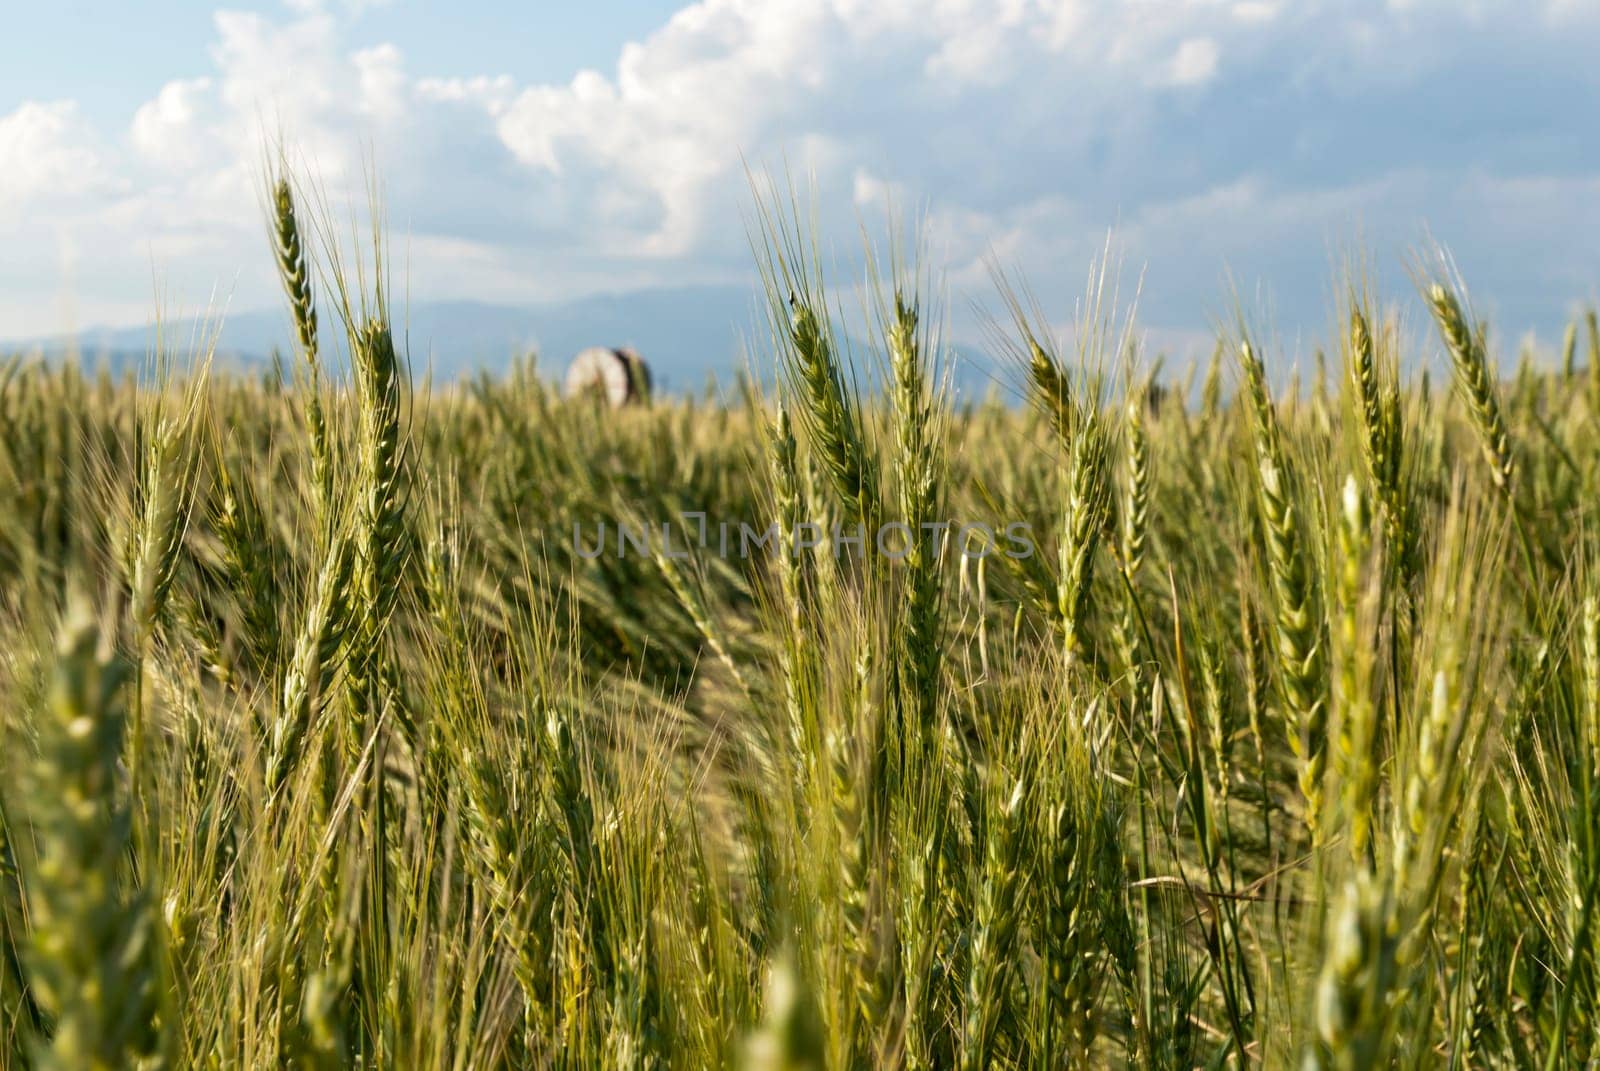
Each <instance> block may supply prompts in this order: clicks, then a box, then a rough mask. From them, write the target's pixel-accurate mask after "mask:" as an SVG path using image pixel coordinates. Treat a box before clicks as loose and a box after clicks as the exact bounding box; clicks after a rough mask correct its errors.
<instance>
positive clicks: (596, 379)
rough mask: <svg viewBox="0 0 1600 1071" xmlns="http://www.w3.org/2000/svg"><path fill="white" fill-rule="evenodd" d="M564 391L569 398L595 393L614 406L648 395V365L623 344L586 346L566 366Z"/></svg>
mask: <svg viewBox="0 0 1600 1071" xmlns="http://www.w3.org/2000/svg"><path fill="white" fill-rule="evenodd" d="M564 390H565V393H566V395H567V397H569V398H576V397H579V396H580V395H584V394H589V393H597V394H599V395H600V397H602V398H604V399H605V402H606V404H607V405H609V406H611V407H612V408H613V409H618V408H621V407H622V406H625V405H630V404H632V403H634V402H641V401H644V400H645V399H647V398H648V397H649V396H650V368H649V366H648V365H646V364H645V363H644V358H642V357H640V356H639V355H638V353H636V352H634V351H633V350H631V349H628V348H627V347H625V346H623V347H616V348H613V347H610V346H590V347H589V348H588V349H586V350H584V351H583V352H582V353H580V354H578V355H577V356H576V357H574V358H573V359H572V363H571V364H570V365H568V366H567V377H566V382H565V387H564Z"/></svg>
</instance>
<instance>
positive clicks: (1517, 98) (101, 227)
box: [0, 0, 1600, 349]
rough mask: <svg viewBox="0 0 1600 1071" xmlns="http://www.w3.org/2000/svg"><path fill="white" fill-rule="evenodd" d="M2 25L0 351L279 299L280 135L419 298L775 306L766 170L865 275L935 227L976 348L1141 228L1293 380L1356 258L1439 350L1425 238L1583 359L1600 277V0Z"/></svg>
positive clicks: (1520, 317)
mask: <svg viewBox="0 0 1600 1071" xmlns="http://www.w3.org/2000/svg"><path fill="white" fill-rule="evenodd" d="M462 8H465V10H462ZM135 9H137V10H135ZM6 21H7V26H8V29H9V30H11V31H12V32H11V33H9V34H8V36H7V38H6V39H5V41H3V42H0V249H4V250H5V255H4V256H3V257H0V338H6V337H25V336H33V335H39V334H46V333H53V332H56V331H60V330H63V329H67V328H71V327H74V326H78V327H82V326H87V325H92V324H127V323H138V322H142V321H144V320H147V319H148V318H149V317H150V315H151V313H152V311H153V310H154V308H155V307H156V305H157V303H158V302H159V303H160V304H162V305H163V306H166V307H168V308H173V307H176V308H182V309H191V310H192V309H195V308H199V307H204V306H205V305H207V304H208V303H216V304H221V303H223V302H226V303H228V304H229V305H230V307H233V308H256V307H260V306H263V305H269V304H271V303H272V302H273V301H275V300H276V293H275V290H274V286H275V284H274V282H273V278H272V275H271V265H270V260H269V258H268V256H267V254H266V249H265V242H264V239H263V231H262V217H261V213H260V209H259V198H260V181H259V179H260V170H261V160H262V145H263V138H264V136H265V134H270V133H273V132H276V131H281V132H283V133H284V134H285V135H286V136H287V138H288V139H289V142H290V144H291V146H292V149H293V151H294V154H295V157H296V160H297V162H298V163H299V164H300V165H301V167H302V169H303V171H304V172H305V173H306V174H307V175H310V176H314V177H315V180H316V181H317V183H318V184H319V185H320V186H321V188H323V189H324V190H326V191H327V192H328V195H329V197H330V199H331V200H332V202H333V203H335V204H336V205H337V204H338V203H340V202H341V199H342V198H343V197H344V196H345V195H348V194H350V193H352V192H354V193H356V194H357V195H359V192H360V190H361V189H362V174H363V168H364V167H365V166H366V163H367V161H368V160H371V161H372V162H374V163H375V164H376V166H377V169H378V172H379V174H380V175H381V177H382V180H383V183H384V190H385V200H386V207H387V210H388V216H389V222H390V226H391V230H392V231H393V232H394V233H393V239H394V245H395V247H396V251H397V253H398V255H399V258H400V262H401V263H400V267H399V270H400V271H401V272H402V273H403V276H404V278H403V285H404V286H405V288H406V289H407V290H408V291H409V293H410V295H411V297H412V298H413V299H414V300H416V299H431V298H439V299H459V298H479V299H483V300H490V301H499V302H512V303H518V302H528V301H539V300H560V299H564V298H571V297H578V296H582V295H585V294H589V293H595V292H603V291H616V290H629V289H636V288H645V287H653V286H661V285H679V284H683V283H694V282H705V283H730V282H732V283H739V282H742V281H746V280H749V279H750V278H751V267H750V256H749V251H748V243H747V236H746V229H745V224H744V219H745V217H746V216H747V214H748V211H749V207H750V203H751V197H750V188H749V179H748V174H747V171H746V162H750V163H753V164H754V165H755V166H756V167H757V169H758V170H759V169H760V168H762V167H777V168H785V167H786V168H788V169H789V170H790V171H791V172H792V173H794V174H796V175H799V176H801V177H802V180H803V181H805V182H809V183H810V184H812V185H813V186H814V188H815V191H816V203H817V205H818V221H817V222H818V227H819V229H820V230H821V232H822V234H823V235H824V237H825V238H826V239H827V240H828V241H829V242H830V243H833V244H835V245H837V246H838V247H839V248H842V249H853V248H855V247H857V245H858V243H859V237H858V235H859V229H860V226H861V223H862V221H863V220H865V221H866V222H867V224H868V226H869V229H872V228H876V227H877V226H878V224H879V222H880V221H881V218H882V210H883V207H884V206H885V204H887V203H889V202H891V201H892V202H893V203H895V204H896V205H898V206H899V207H900V208H901V209H902V210H904V211H907V212H909V213H915V214H920V215H921V216H922V218H923V219H924V220H925V225H926V240H925V244H926V248H927V249H928V255H929V259H930V260H931V261H932V264H933V267H934V268H935V269H936V270H938V271H939V272H940V273H941V274H942V276H943V278H944V279H945V280H946V284H947V286H948V288H949V292H950V307H951V309H952V314H953V315H954V317H955V318H956V320H957V327H958V333H959V331H960V330H963V329H965V327H966V326H967V325H970V323H971V321H972V317H970V316H969V314H968V313H967V312H966V310H967V309H968V308H969V307H970V302H971V301H973V300H977V301H984V300H985V299H987V298H988V297H989V296H990V295H991V294H992V287H991V286H990V282H989V280H990V264H991V263H992V262H993V261H994V260H996V259H998V261H999V262H1001V263H1003V264H1005V265H1007V266H1008V267H1010V268H1012V269H1015V270H1016V271H1017V272H1019V273H1020V274H1021V275H1022V276H1023V277H1024V278H1026V279H1027V280H1028V282H1029V284H1030V286H1031V288H1032V289H1033V290H1034V291H1035V292H1036V293H1037V295H1038V296H1039V299H1040V301H1041V303H1042V304H1043V305H1044V307H1045V308H1046V310H1047V311H1048V312H1050V313H1051V314H1052V316H1056V317H1059V318H1060V319H1061V320H1062V321H1063V322H1065V321H1068V320H1070V319H1071V317H1072V309H1073V301H1074V297H1075V295H1078V294H1080V293H1081V292H1082V289H1083V280H1084V278H1085V276H1086V274H1087V271H1088V268H1089V264H1090V261H1091V259H1092V258H1093V257H1094V255H1095V254H1096V253H1097V252H1098V251H1099V250H1100V249H1101V248H1102V247H1103V245H1104V244H1105V241H1106V236H1107V234H1108V232H1109V233H1111V234H1112V236H1113V245H1114V247H1115V248H1116V249H1117V250H1118V252H1119V254H1120V256H1121V259H1122V261H1123V263H1124V265H1125V276H1126V278H1127V286H1126V287H1125V289H1127V290H1131V289H1133V283H1134V281H1135V280H1136V279H1139V278H1142V293H1141V297H1140V303H1139V304H1140V320H1141V322H1143V323H1144V324H1145V325H1147V326H1148V327H1149V328H1150V329H1151V330H1152V332H1154V333H1155V335H1156V336H1157V337H1159V338H1168V339H1171V340H1181V339H1188V340H1190V341H1194V340H1195V339H1196V338H1197V337H1198V333H1199V332H1202V331H1204V330H1205V329H1206V328H1207V326H1208V325H1209V324H1211V323H1212V322H1214V321H1216V320H1218V319H1221V318H1226V317H1227V316H1228V315H1229V313H1230V310H1231V305H1232V297H1231V295H1232V294H1233V293H1235V292H1237V293H1239V294H1241V295H1243V300H1244V302H1245V304H1246V306H1247V307H1248V309H1249V311H1251V312H1252V314H1254V315H1255V316H1256V317H1257V318H1258V319H1259V320H1264V321H1265V322H1266V323H1268V324H1270V325H1271V326H1272V327H1273V328H1274V329H1275V330H1276V331H1277V332H1278V334H1279V335H1280V336H1281V337H1282V338H1283V339H1284V341H1285V345H1286V346H1287V347H1288V348H1291V349H1292V348H1295V347H1296V346H1297V345H1298V344H1299V343H1300V342H1301V341H1302V340H1309V339H1312V338H1314V337H1316V336H1318V335H1319V334H1321V333H1323V332H1324V331H1325V329H1326V326H1327V323H1328V319H1329V311H1328V310H1329V309H1330V307H1331V299H1332V297H1333V294H1334V285H1335V283H1336V281H1337V275H1338V270H1339V266H1340V265H1341V264H1343V263H1345V262H1347V261H1348V260H1349V259H1350V258H1351V257H1352V256H1353V255H1358V254H1359V255H1361V256H1363V257H1364V258H1365V260H1366V261H1367V262H1368V263H1369V264H1370V265H1371V266H1372V267H1373V268H1374V269H1375V272H1376V274H1377V277H1378V280H1379V283H1380V290H1381V293H1382V294H1383V295H1384V296H1385V297H1386V298H1389V299H1393V300H1394V301H1395V302H1397V303H1399V304H1400V305H1402V307H1404V308H1406V309H1407V315H1408V316H1411V317H1412V318H1413V319H1416V318H1417V317H1416V315H1415V313H1414V311H1411V307H1412V306H1414V302H1413V301H1412V300H1411V297H1410V295H1411V290H1412V287H1411V281H1410V277H1409V275H1408V274H1407V258H1408V256H1409V255H1410V254H1411V253H1412V252H1414V251H1415V250H1417V249H1419V248H1420V247H1421V246H1422V244H1423V243H1424V241H1425V240H1426V239H1427V238H1428V237H1429V236H1430V235H1431V236H1432V237H1433V238H1435V239H1437V240H1439V241H1441V242H1443V243H1445V244H1446V245H1447V246H1448V247H1449V248H1450V250H1451V251H1452V252H1453V253H1454V255H1455V257H1456V259H1457V261H1458V262H1459V265H1460V267H1461V269H1462V271H1463V273H1464V275H1465V277H1466V280H1467V283H1468V285H1469V287H1470V288H1471V289H1472V291H1473V294H1474V297H1475V300H1476V301H1477V303H1478V305H1479V309H1480V312H1487V313H1489V314H1491V315H1492V316H1494V317H1495V320H1496V323H1497V325H1498V326H1499V329H1500V331H1501V332H1502V335H1503V336H1504V335H1512V336H1516V335H1520V334H1521V333H1522V332H1523V331H1525V330H1528V329H1538V330H1539V331H1540V332H1541V333H1542V334H1543V335H1544V336H1546V338H1547V339H1548V337H1549V336H1551V335H1552V334H1554V333H1555V332H1558V331H1559V328H1560V323H1561V320H1562V319H1563V318H1564V317H1565V316H1566V315H1568V314H1569V313H1570V312H1571V310H1572V308H1573V307H1574V305H1575V304H1576V303H1577V302H1580V301H1583V300H1587V299H1589V298H1591V297H1593V296H1594V295H1595V292H1596V289H1595V288H1596V282H1597V280H1600V241H1597V240H1596V239H1597V236H1600V140H1597V138H1596V134H1597V133H1600V121H1597V118H1596V117H1597V116H1600V68H1597V66H1596V65H1595V64H1594V63H1593V62H1592V57H1593V56H1594V55H1596V54H1600V4H1594V3H1589V2H1584V0H1523V2H1520V3H1510V2H1507V3H1491V2H1486V0H1476V2H1475V0H1465V2H1463V0H1298V2H1294V0H1121V2H1116V0H987V2H978V0H769V2H761V3H758V2H753V0H703V2H701V3H696V4H672V3H664V2H641V0H624V2H617V3H589V4H565V3H563V4H556V3H539V4H529V3H511V2H495V3H482V4H469V5H449V4H444V3H439V2H436V0H386V2H380V0H293V2H288V3H280V2H267V0H258V2H256V3H251V2H250V0H241V2H240V5H239V6H237V7H223V8H218V7H216V6H214V5H212V4H207V3H196V2H177V0H150V2H146V3H142V4H140V5H131V4H126V3H122V2H113V0H94V2H88V0H78V2H73V3H65V4H57V5H53V6H52V5H41V4H32V5H22V6H20V7H19V8H18V10H15V11H8V12H7V15H6Z"/></svg>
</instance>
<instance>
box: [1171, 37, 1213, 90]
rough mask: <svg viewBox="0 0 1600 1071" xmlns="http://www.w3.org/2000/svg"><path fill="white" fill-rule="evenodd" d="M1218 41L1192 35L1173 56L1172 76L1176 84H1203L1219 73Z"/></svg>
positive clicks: (1173, 82)
mask: <svg viewBox="0 0 1600 1071" xmlns="http://www.w3.org/2000/svg"><path fill="white" fill-rule="evenodd" d="M1217 55H1218V52H1217V43H1216V42H1215V41H1213V40H1211V38H1209V37H1191V38H1189V39H1188V40H1187V41H1184V42H1183V43H1182V44H1180V45H1179V46H1178V51H1177V53H1176V54H1175V55H1173V57H1172V67H1171V74H1170V76H1169V77H1170V78H1171V81H1172V84H1173V85H1175V86H1195V85H1203V84H1204V83H1206V82H1209V81H1211V79H1212V77H1213V76H1214V75H1215V74H1216V73H1217Z"/></svg>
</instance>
